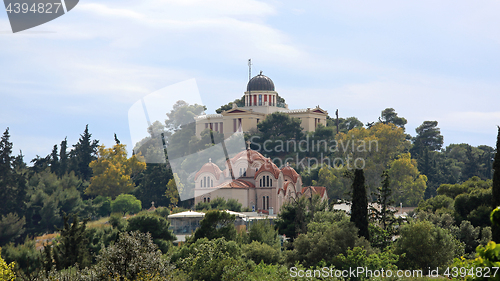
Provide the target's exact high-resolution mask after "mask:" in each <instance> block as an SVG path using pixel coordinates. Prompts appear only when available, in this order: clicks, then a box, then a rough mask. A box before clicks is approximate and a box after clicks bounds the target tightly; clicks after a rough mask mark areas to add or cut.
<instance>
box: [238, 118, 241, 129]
mask: <svg viewBox="0 0 500 281" xmlns="http://www.w3.org/2000/svg"><path fill="white" fill-rule="evenodd" d="M238 132H241V118H238Z"/></svg>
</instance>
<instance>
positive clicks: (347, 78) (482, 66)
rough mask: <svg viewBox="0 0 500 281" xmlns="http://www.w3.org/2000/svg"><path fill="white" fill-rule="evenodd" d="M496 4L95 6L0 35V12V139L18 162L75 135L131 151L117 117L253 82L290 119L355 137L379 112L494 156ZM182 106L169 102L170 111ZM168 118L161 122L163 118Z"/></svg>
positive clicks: (189, 1) (174, 0)
mask: <svg viewBox="0 0 500 281" xmlns="http://www.w3.org/2000/svg"><path fill="white" fill-rule="evenodd" d="M499 10H500V3H499V2H498V1H481V2H472V1H439V2H436V1H422V0H419V1H345V0H344V1H266V2H261V1H254V0H213V1H208V0H141V1H128V0H111V1H106V0H101V1H86V0H81V1H80V3H79V4H78V5H77V6H76V7H75V8H74V9H73V10H72V11H70V12H69V13H67V14H66V15H64V16H62V17H60V18H58V19H55V20H54V21H51V22H49V23H47V24H44V25H41V26H38V27H35V28H33V29H30V30H27V31H24V32H20V33H16V34H12V32H11V30H10V26H9V23H8V19H7V14H6V12H0V63H1V66H2V67H1V68H0V101H1V102H0V130H1V131H2V132H3V130H5V128H6V127H10V133H11V135H12V137H11V139H12V141H13V142H14V147H15V150H16V153H17V151H19V150H20V149H22V151H23V153H24V154H25V155H26V158H27V159H26V160H30V159H32V158H33V157H35V155H37V154H38V155H40V156H45V155H47V154H49V153H50V151H51V149H52V146H53V145H54V144H59V143H60V142H61V140H63V139H64V138H65V137H66V136H67V137H68V142H69V143H70V144H74V143H76V141H77V139H78V137H79V134H81V133H82V132H83V130H84V128H85V125H86V124H89V128H90V132H91V133H92V134H93V137H94V138H97V139H99V140H100V141H101V144H105V145H107V146H110V145H112V144H113V143H114V142H113V134H114V133H117V134H118V137H119V138H120V139H121V141H122V142H124V143H126V144H128V146H129V148H131V138H130V132H129V127H128V116H127V113H128V109H129V108H130V106H132V104H133V103H134V102H136V101H137V100H139V99H140V98H141V97H143V96H146V95H148V94H149V93H151V92H154V91H156V90H158V89H160V88H163V87H166V86H169V85H172V84H175V83H178V82H182V81H185V80H187V79H191V78H194V79H196V82H197V84H198V89H199V91H200V95H201V97H202V100H203V101H204V103H205V104H206V105H207V107H208V111H207V113H214V110H215V109H216V108H218V107H219V106H220V105H222V104H226V103H227V102H229V101H232V100H234V99H236V98H239V97H241V96H242V94H243V92H244V91H245V89H246V82H247V80H248V67H247V60H248V59H249V58H251V59H252V61H253V64H254V65H253V74H254V75H255V74H257V73H258V71H259V70H262V71H263V72H264V74H265V75H267V76H269V77H270V78H271V79H273V81H274V83H275V85H276V90H277V91H278V93H279V94H280V95H281V96H283V97H284V98H285V99H286V101H287V103H288V104H289V107H290V108H291V109H298V108H306V107H314V106H316V105H320V106H321V107H322V108H324V109H326V110H328V112H329V113H330V114H332V115H333V114H334V112H335V110H336V109H339V113H340V116H341V117H350V116H356V117H358V118H359V119H360V120H361V121H362V122H363V123H366V122H371V121H375V120H377V117H378V116H380V112H381V111H382V110H383V109H384V108H387V107H393V108H395V110H396V112H398V114H399V116H403V117H405V118H406V119H408V124H407V126H406V130H407V132H408V133H410V134H412V135H415V128H416V127H417V126H418V125H420V124H421V123H422V122H423V121H425V120H437V121H438V122H439V127H440V128H441V131H442V134H443V135H444V141H445V144H450V143H463V142H465V143H470V144H472V145H481V144H486V145H490V146H494V145H495V141H496V133H497V127H496V126H497V125H500V109H499V107H498V105H499V104H500V95H499V93H500V80H499V77H500V33H499V32H498V27H499V26H500V17H498V15H497V12H498V11H499ZM180 98H182V97H181V96H180V97H179V99H180ZM168 110H169V108H165V112H167V111H168Z"/></svg>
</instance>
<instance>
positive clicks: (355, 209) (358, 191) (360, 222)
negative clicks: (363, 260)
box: [351, 169, 370, 240]
mask: <svg viewBox="0 0 500 281" xmlns="http://www.w3.org/2000/svg"><path fill="white" fill-rule="evenodd" d="M351 222H353V223H354V225H355V226H356V227H357V228H358V229H359V235H360V236H363V237H365V238H366V240H370V232H369V231H368V196H367V194H366V187H365V175H364V173H363V170H362V169H356V170H355V171H354V181H353V183H352V205H351Z"/></svg>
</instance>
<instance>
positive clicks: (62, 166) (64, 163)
mask: <svg viewBox="0 0 500 281" xmlns="http://www.w3.org/2000/svg"><path fill="white" fill-rule="evenodd" d="M67 150H68V140H67V139H66V138H64V140H63V141H62V142H61V145H60V150H59V171H57V175H58V176H59V177H62V176H63V175H64V174H65V173H66V171H67V170H68V168H69V167H68V151H67Z"/></svg>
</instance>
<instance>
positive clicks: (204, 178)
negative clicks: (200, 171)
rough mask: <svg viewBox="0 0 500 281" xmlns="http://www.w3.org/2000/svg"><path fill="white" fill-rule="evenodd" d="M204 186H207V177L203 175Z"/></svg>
mask: <svg viewBox="0 0 500 281" xmlns="http://www.w3.org/2000/svg"><path fill="white" fill-rule="evenodd" d="M203 187H207V177H203Z"/></svg>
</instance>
